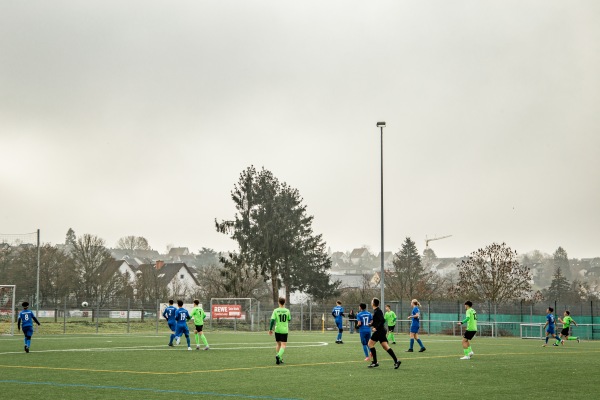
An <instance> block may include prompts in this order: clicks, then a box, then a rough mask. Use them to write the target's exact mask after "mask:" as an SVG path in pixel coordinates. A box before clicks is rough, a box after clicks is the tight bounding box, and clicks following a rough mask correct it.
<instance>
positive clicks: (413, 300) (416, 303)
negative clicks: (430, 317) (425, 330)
mask: <svg viewBox="0 0 600 400" xmlns="http://www.w3.org/2000/svg"><path fill="white" fill-rule="evenodd" d="M411 303H412V304H414V305H415V306H417V307H421V303H419V300H417V299H412V302H411Z"/></svg>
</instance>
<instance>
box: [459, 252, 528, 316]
mask: <svg viewBox="0 0 600 400" xmlns="http://www.w3.org/2000/svg"><path fill="white" fill-rule="evenodd" d="M458 272H459V283H458V286H459V287H460V288H461V290H462V293H463V295H467V296H475V298H479V299H486V300H489V301H491V302H492V303H494V304H500V303H503V302H505V301H508V300H514V299H521V298H523V297H524V296H525V295H526V294H527V293H528V292H529V291H530V290H531V272H530V270H529V268H528V267H526V266H523V265H521V264H519V262H518V261H517V252H516V251H512V250H511V248H510V247H508V246H507V245H506V244H505V243H502V244H496V243H492V244H491V245H489V246H487V247H486V248H485V249H479V250H477V251H475V252H473V253H471V255H470V256H469V258H468V259H467V260H463V261H462V262H461V264H460V265H459V267H458Z"/></svg>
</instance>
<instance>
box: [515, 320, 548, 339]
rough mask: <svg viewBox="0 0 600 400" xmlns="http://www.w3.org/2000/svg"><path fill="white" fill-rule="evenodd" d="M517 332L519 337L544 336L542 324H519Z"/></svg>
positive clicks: (540, 337) (535, 337)
mask: <svg viewBox="0 0 600 400" xmlns="http://www.w3.org/2000/svg"><path fill="white" fill-rule="evenodd" d="M519 332H520V334H521V339H543V338H544V336H545V335H544V324H541V323H536V324H520V326H519Z"/></svg>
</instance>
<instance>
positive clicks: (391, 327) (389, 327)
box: [388, 325, 396, 332]
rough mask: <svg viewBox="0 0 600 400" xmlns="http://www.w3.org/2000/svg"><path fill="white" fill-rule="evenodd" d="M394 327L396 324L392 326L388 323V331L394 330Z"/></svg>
mask: <svg viewBox="0 0 600 400" xmlns="http://www.w3.org/2000/svg"><path fill="white" fill-rule="evenodd" d="M395 327H396V325H392V326H389V325H388V332H394V328H395Z"/></svg>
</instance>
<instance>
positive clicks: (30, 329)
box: [23, 326, 33, 337]
mask: <svg viewBox="0 0 600 400" xmlns="http://www.w3.org/2000/svg"><path fill="white" fill-rule="evenodd" d="M23 335H24V336H29V337H32V336H33V326H24V327H23Z"/></svg>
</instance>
